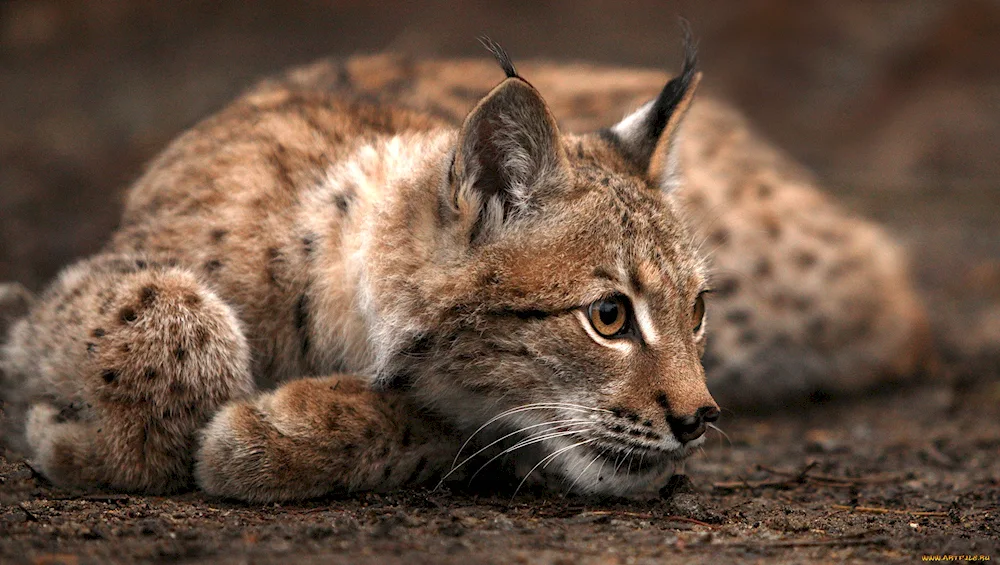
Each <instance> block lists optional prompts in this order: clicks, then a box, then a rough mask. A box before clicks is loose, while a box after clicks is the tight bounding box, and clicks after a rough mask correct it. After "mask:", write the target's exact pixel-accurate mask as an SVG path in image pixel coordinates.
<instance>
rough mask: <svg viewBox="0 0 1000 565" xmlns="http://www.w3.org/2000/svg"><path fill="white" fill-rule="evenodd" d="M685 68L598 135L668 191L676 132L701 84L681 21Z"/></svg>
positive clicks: (692, 45) (692, 46)
mask: <svg viewBox="0 0 1000 565" xmlns="http://www.w3.org/2000/svg"><path fill="white" fill-rule="evenodd" d="M681 31H682V32H683V34H684V66H683V68H682V69H681V73H680V74H679V75H677V76H676V77H674V78H673V79H671V80H670V81H669V82H667V84H666V86H664V87H663V90H661V91H660V94H659V95H658V96H657V97H656V99H655V100H651V101H649V102H647V103H646V104H644V105H643V106H642V107H641V108H639V109H638V110H636V111H635V112H632V113H631V114H629V115H628V116H626V117H625V119H623V120H622V121H620V122H618V123H617V124H615V125H614V126H613V127H611V128H610V129H608V130H604V131H603V132H601V134H600V135H601V137H603V138H604V139H606V140H608V141H609V142H610V143H611V144H612V145H613V146H614V147H615V148H617V149H618V150H619V151H620V152H621V154H622V156H624V157H625V158H626V159H627V160H628V161H630V162H631V163H633V164H634V165H635V166H636V167H637V168H638V169H640V170H642V171H644V172H645V173H646V175H647V176H648V177H649V178H650V179H653V180H656V181H657V184H659V186H660V187H661V188H662V189H664V190H667V191H670V190H672V189H673V188H674V187H675V186H676V185H677V182H678V178H679V177H678V175H677V172H678V167H677V162H678V151H677V143H676V138H677V132H678V128H679V126H680V123H681V121H682V120H683V119H684V116H685V114H686V113H687V110H688V108H689V107H690V105H691V100H692V99H693V97H694V93H695V91H696V90H697V88H698V83H699V82H700V81H701V73H700V72H698V56H697V51H696V48H695V42H694V39H693V38H692V36H691V27H690V26H689V25H688V23H687V22H686V21H684V20H681Z"/></svg>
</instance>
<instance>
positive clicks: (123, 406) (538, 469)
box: [0, 53, 926, 501]
mask: <svg viewBox="0 0 1000 565" xmlns="http://www.w3.org/2000/svg"><path fill="white" fill-rule="evenodd" d="M688 55H689V57H688V58H687V60H686V64H685V68H684V70H683V72H682V73H681V74H680V75H679V76H678V77H676V78H674V79H673V80H671V81H669V82H667V86H666V87H663V88H662V89H660V87H661V86H662V84H663V82H665V80H666V79H665V77H664V76H662V75H660V74H658V73H654V72H646V71H616V70H608V69H598V68H592V67H582V66H559V65H546V64H536V65H525V66H524V69H525V70H526V71H525V72H524V73H523V74H524V76H526V77H529V78H530V79H531V80H532V81H535V80H536V78H537V82H535V83H534V84H535V86H533V85H532V83H529V82H527V81H526V80H525V79H524V78H522V77H521V75H519V74H517V72H515V71H514V68H513V66H512V65H510V63H509V61H508V60H507V59H506V58H505V57H504V56H502V55H501V56H500V60H501V63H502V66H503V67H504V70H505V71H506V74H507V78H506V79H505V80H504V81H503V82H501V83H500V84H499V85H498V86H496V87H495V88H493V90H491V91H489V92H488V93H487V90H489V86H490V84H491V82H495V79H494V78H491V77H495V76H496V75H497V71H496V69H495V66H490V65H487V64H486V63H484V62H479V61H423V62H415V61H410V60H406V59H400V58H395V57H389V56H380V57H359V58H354V59H351V60H348V61H345V62H322V63H319V64H316V65H313V66H311V67H305V68H302V69H298V70H296V71H293V72H292V73H290V74H289V75H287V76H285V77H282V78H280V79H275V80H271V81H267V82H265V83H263V84H262V85H260V86H258V87H257V88H256V89H254V90H253V91H251V92H250V93H248V94H247V95H245V96H243V97H242V98H241V99H239V100H238V101H237V102H235V103H234V104H233V105H232V106H230V107H229V108H227V109H225V110H223V111H222V112H220V113H219V114H217V115H216V116H214V117H212V118H209V119H208V120H206V121H204V122H203V123H201V124H199V125H198V126H196V127H195V128H194V129H192V130H191V131H189V132H187V133H185V134H184V135H182V136H181V137H180V138H178V139H177V140H176V141H175V142H174V143H173V144H171V145H170V146H169V147H168V148H167V149H166V150H165V151H164V152H163V153H162V154H161V155H160V156H159V157H158V158H157V159H156V160H154V161H153V162H152V164H151V165H150V166H149V168H148V170H147V171H146V173H145V174H144V175H143V176H142V178H140V179H139V180H138V181H137V182H136V183H135V185H134V186H133V187H132V188H131V190H130V191H129V193H128V197H127V203H126V210H125V215H124V219H123V222H122V225H121V228H120V229H119V230H118V232H117V233H116V234H115V235H114V237H113V239H112V241H111V242H110V243H109V244H108V247H107V249H106V252H105V253H102V254H100V255H98V256H95V257H92V258H90V259H87V260H85V261H83V262H81V263H78V264H76V265H74V266H71V267H69V268H68V269H66V270H65V271H64V272H63V273H62V274H61V275H60V276H59V277H58V279H57V280H56V281H55V282H53V283H52V285H51V286H50V288H49V289H47V290H46V291H45V292H44V293H43V294H41V295H40V296H39V297H37V298H35V299H34V302H33V304H32V305H31V309H30V311H29V313H28V314H27V316H25V317H24V318H22V319H20V320H19V321H17V322H16V323H14V324H13V326H12V327H11V328H10V332H9V337H8V340H7V343H6V345H5V346H4V348H3V350H2V356H0V363H2V370H3V377H4V383H3V387H4V393H5V396H6V402H7V406H8V412H9V416H10V418H9V419H10V420H13V421H15V422H17V423H23V429H20V428H18V429H12V430H9V431H8V432H7V435H9V436H10V437H11V439H15V440H20V443H21V444H22V447H24V449H25V450H26V451H27V452H28V453H29V454H30V457H32V458H33V460H34V461H35V462H36V465H37V466H38V468H40V469H41V470H42V471H43V472H44V473H45V474H46V475H47V476H48V477H50V478H51V479H52V480H53V481H55V482H57V483H63V484H73V485H81V486H101V487H109V488H115V489H125V490H139V491H146V492H167V491H172V490H176V489H181V488H187V487H189V486H191V485H192V484H193V483H195V482H196V483H197V484H198V485H199V486H200V487H202V488H203V489H205V490H206V491H208V492H209V493H213V494H218V495H223V496H229V497H236V498H242V499H246V500H253V501H268V500H281V499H290V498H303V497H309V496H317V495H321V494H324V493H328V492H336V491H342V490H356V489H390V488H398V487H401V486H407V485H419V484H433V482H434V481H437V480H440V479H441V478H443V477H445V476H449V477H458V476H462V473H463V472H464V471H465V470H472V471H474V470H475V469H476V468H479V467H480V465H476V466H475V467H474V466H473V465H472V464H471V463H469V464H466V465H462V463H465V461H466V458H467V456H473V455H475V456H476V459H477V461H480V462H482V463H486V465H485V466H484V467H482V468H483V469H484V470H483V471H482V473H486V474H490V473H493V472H494V471H495V470H496V469H500V468H501V467H500V463H504V462H506V467H502V468H503V469H506V470H509V471H511V472H512V473H513V476H514V477H515V478H517V479H518V480H520V479H521V478H524V477H530V478H532V479H534V478H546V477H555V478H557V479H559V480H561V481H562V484H564V485H566V486H567V487H568V488H573V489H576V490H579V491H583V492H593V493H608V494H616V495H624V494H630V493H634V492H637V491H641V490H643V489H649V488H655V487H656V486H658V485H659V484H660V483H661V482H662V481H663V479H664V476H665V475H666V474H668V473H669V472H670V471H671V469H672V468H673V464H674V463H675V462H676V461H678V460H680V459H682V458H683V457H685V456H686V455H687V454H688V453H689V452H690V451H691V450H692V449H693V448H695V447H697V446H698V445H700V443H701V442H702V441H704V435H703V434H704V433H705V431H706V428H707V427H708V426H710V425H711V423H712V422H713V421H715V419H716V418H718V414H719V409H718V406H717V404H716V402H715V400H714V399H713V396H712V395H711V394H710V393H709V390H708V387H707V386H706V372H705V370H704V369H703V365H702V362H701V358H702V357H703V355H704V357H705V367H707V369H708V373H707V381H708V385H711V388H712V389H713V392H716V394H717V396H718V397H719V398H721V399H723V400H724V401H725V402H728V403H731V404H732V403H737V404H759V403H773V402H780V401H784V400H787V399H789V398H794V397H801V396H803V395H805V394H808V393H809V392H811V391H814V390H817V389H829V390H858V389H861V388H863V387H865V386H869V385H871V384H873V383H875V382H877V381H878V380H880V379H884V378H887V377H902V376H906V375H908V374H911V373H912V372H913V371H914V370H915V369H916V368H917V367H918V366H919V365H920V363H921V362H922V357H921V355H922V351H923V347H922V346H923V341H924V339H925V337H926V336H925V333H926V330H925V328H924V325H923V321H922V320H923V317H922V312H921V310H920V307H919V304H918V303H917V301H916V299H915V298H914V295H913V292H912V290H911V288H910V283H909V280H908V278H907V275H906V272H905V268H904V265H903V261H902V259H901V256H900V254H899V252H898V251H897V250H896V249H895V247H894V245H893V244H892V243H891V242H890V241H889V240H888V239H887V238H886V237H885V236H884V235H883V234H882V233H881V232H880V231H879V230H878V229H877V228H875V227H873V226H871V225H870V224H867V223H865V222H863V221H861V220H858V219H855V218H852V217H850V216H849V215H847V214H845V213H844V212H843V211H841V210H839V209H838V208H837V207H836V206H835V205H833V204H832V203H830V202H829V200H828V199H827V198H826V197H824V196H823V195H822V194H820V193H819V191H818V190H817V189H816V188H815V185H814V183H813V181H812V180H811V179H810V177H809V175H808V174H807V173H805V172H803V171H802V170H800V169H799V168H798V167H797V166H795V165H794V164H792V163H791V162H790V161H789V160H788V159H787V158H786V157H784V156H782V155H781V154H780V153H778V152H777V151H775V150H774V149H772V148H770V147H769V146H768V145H767V144H766V143H764V142H763V141H761V140H759V139H758V138H757V137H756V136H754V135H753V134H752V133H751V132H750V131H749V130H748V129H747V127H746V126H745V124H744V123H743V122H742V120H741V119H740V118H739V117H738V116H737V115H736V114H735V113H734V111H733V110H731V109H730V108H728V107H726V106H725V105H723V104H721V103H719V102H716V101H712V100H699V101H698V102H697V103H695V104H694V106H693V107H692V109H691V111H690V112H688V107H689V104H690V103H691V100H692V96H693V93H694V90H695V87H696V86H697V84H698V80H699V78H700V75H699V74H697V73H696V72H695V70H694V66H693V57H692V56H691V53H689V54H688ZM598 84H599V85H601V86H596V85H598ZM536 86H537V88H536ZM657 90H659V94H657ZM484 94H485V96H484ZM543 95H544V96H545V97H544V98H543ZM546 99H548V101H549V103H548V104H547V103H546ZM650 100H651V101H650ZM643 102H646V103H645V104H643ZM635 108H638V109H635ZM629 109H633V110H634V111H633V112H631V113H629V114H627V115H626V117H625V118H624V119H622V120H620V121H618V122H617V124H614V119H613V116H615V115H617V116H621V115H622V114H623V113H625V111H626V110H629ZM557 118H558V119H557ZM560 120H561V121H562V122H561V125H562V126H563V127H562V128H561V127H560V123H559V122H560ZM611 124H614V125H611ZM602 127H603V128H604V129H600V128H602ZM564 129H565V131H563V130H564ZM588 130H592V132H591V133H568V132H569V131H579V132H586V131H588ZM710 291H711V292H713V293H714V294H706V293H708V292H710ZM706 296H707V298H708V303H709V306H708V310H709V312H710V313H711V315H710V319H709V320H706V318H705V302H706ZM709 323H710V324H711V332H710V333H711V337H710V338H706V333H708V329H707V328H708V326H709ZM706 344H707V345H706ZM706 347H707V352H706ZM494 460H495V461H494ZM625 462H628V471H627V472H625ZM491 465H492V466H491ZM456 468H457V469H458V472H453V470H454V469H456Z"/></svg>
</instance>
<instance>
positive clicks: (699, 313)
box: [692, 292, 705, 333]
mask: <svg viewBox="0 0 1000 565" xmlns="http://www.w3.org/2000/svg"><path fill="white" fill-rule="evenodd" d="M692 319H694V333H698V332H699V331H701V325H702V324H703V323H704V322H705V293H704V292H703V293H701V294H699V295H698V298H695V299H694V316H692Z"/></svg>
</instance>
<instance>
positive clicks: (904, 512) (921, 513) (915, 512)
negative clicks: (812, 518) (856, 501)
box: [832, 504, 948, 518]
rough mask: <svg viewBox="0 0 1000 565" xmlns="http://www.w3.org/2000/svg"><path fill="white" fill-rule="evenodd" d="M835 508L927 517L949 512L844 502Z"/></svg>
mask: <svg viewBox="0 0 1000 565" xmlns="http://www.w3.org/2000/svg"><path fill="white" fill-rule="evenodd" d="M832 508H833V509H834V510H846V511H849V512H863V513H866V514H900V515H903V516H922V517H927V518H947V517H948V513H947V512H929V511H925V510H897V509H895V508H875V507H872V506H846V505H843V504H834V505H832Z"/></svg>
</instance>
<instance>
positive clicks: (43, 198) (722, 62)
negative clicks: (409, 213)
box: [0, 0, 1000, 349]
mask: <svg viewBox="0 0 1000 565" xmlns="http://www.w3.org/2000/svg"><path fill="white" fill-rule="evenodd" d="M681 15H683V16H684V17H686V18H687V19H689V20H690V21H691V24H692V27H693V28H694V30H695V33H696V36H697V37H698V39H699V40H700V46H701V55H702V67H703V69H704V70H705V74H706V80H705V82H704V83H703V86H704V88H705V91H706V92H709V93H712V94H714V95H717V96H721V97H724V98H727V99H729V100H731V101H732V102H734V103H736V104H737V105H738V106H739V107H741V108H742V109H743V110H744V111H745V112H746V113H747V114H748V115H749V116H750V117H751V119H752V120H753V121H754V123H755V124H756V126H757V127H758V129H759V130H761V131H762V132H764V133H765V134H766V135H767V136H769V137H770V138H772V139H773V140H774V141H776V142H777V143H778V145H780V146H782V147H784V148H785V149H786V150H788V151H789V152H790V153H791V154H793V155H794V156H796V157H797V158H799V159H800V160H802V161H803V162H805V163H806V164H808V165H809V166H811V167H812V168H813V169H815V170H816V171H817V172H818V173H819V174H820V176H821V178H822V179H823V182H824V185H825V186H826V187H827V188H828V190H830V191H831V192H832V193H834V194H836V195H837V196H838V198H840V199H841V201H842V202H844V204H845V206H848V207H849V208H852V209H854V210H855V211H857V212H859V213H862V214H865V215H867V216H869V217H872V218H875V219H877V220H880V221H883V222H886V223H887V224H888V225H889V226H890V227H891V229H892V230H893V231H894V232H895V233H896V234H897V235H898V236H899V237H900V239H901V240H902V241H904V243H906V244H907V245H908V246H909V247H910V248H911V252H912V255H913V257H914V264H915V271H916V273H917V274H918V277H919V279H920V281H921V286H922V288H923V289H924V291H925V293H926V295H927V296H928V297H929V299H930V301H931V303H932V312H933V315H934V319H935V322H936V323H937V328H938V331H939V333H940V334H941V335H942V337H945V338H946V339H947V340H948V341H949V342H952V344H953V345H954V344H955V343H957V342H961V344H962V345H961V347H962V348H966V347H975V348H979V349H981V346H983V345H991V346H992V344H995V343H997V342H1000V307H998V306H997V304H1000V225H998V222H997V215H998V213H1000V192H998V189H1000V159H998V157H1000V150H998V149H997V143H998V142H1000V2H997V1H996V0H954V1H941V0H898V1H885V0H880V1H877V2H873V1H861V0H858V1H838V2H830V1H823V0H743V1H741V2H705V1H702V2H697V1H694V0H692V1H686V2H685V1H665V0H660V1H656V0H642V1H634V2H602V1H598V0H575V1H573V0H562V1H554V2H529V1H524V0H521V1H508V2H490V3H487V2H457V1H453V2H443V1H439V2H421V3H417V2H403V1H399V0H389V1H383V2H362V1H358V0H342V1H333V0H326V1H323V0H312V1H303V2H289V1H282V0H267V1H258V2H228V3H220V2H200V1H194V0H190V1H171V2H152V1H138V0H133V1H125V0H122V1H111V0H100V1H94V0H91V1H87V0H76V1H72V0H31V1H17V0H15V1H6V2H0V280H9V279H14V280H19V281H21V282H23V283H25V284H27V285H28V286H29V287H31V288H34V289H38V288H39V287H40V286H41V285H43V284H44V282H45V281H46V280H47V279H49V278H50V277H51V276H52V275H53V274H54V273H55V272H56V271H57V270H58V269H59V268H60V267H61V266H63V265H64V264H66V263H67V262H69V261H71V260H72V259H74V258H76V257H79V256H81V255H85V254H88V253H91V252H93V251H94V250H96V249H97V248H98V247H99V246H100V245H101V243H102V241H103V239H104V238H105V237H106V236H107V234H108V233H109V232H110V231H111V230H112V229H113V228H114V226H115V224H116V222H117V217H118V210H119V206H120V203H121V194H122V191H123V190H124V188H125V187H126V186H127V185H128V183H129V182H130V180H131V179H134V178H135V177H136V176H137V175H138V174H139V172H140V170H141V166H142V164H143V163H144V162H145V161H146V160H148V159H149V158H150V157H151V156H152V155H153V154H154V153H155V152H156V151H158V150H159V149H161V148H162V147H163V146H164V144H165V143H167V142H168V141H169V140H170V139H171V138H172V137H174V136H175V135H176V134H177V133H179V132H180V131H182V130H184V129H185V128H187V127H189V126H190V125H192V124H193V123H194V122H195V121H197V120H198V119H199V118H202V117H204V116H205V115H206V114H208V113H210V112H212V111H213V110H215V109H218V108H220V107H221V106H222V105H223V104H224V103H225V102H226V101H227V100H229V99H230V98H232V97H233V96H235V95H236V94H237V93H238V92H239V91H240V90H242V89H244V88H246V87H247V86H248V85H250V84H251V83H252V82H253V81H254V80H255V78H257V77H260V76H261V75H265V74H268V73H272V72H275V71H277V70H280V69H282V68H284V67H287V66H289V65H294V64H298V63H304V62H308V61H310V60H312V59H315V58H318V57H323V56H327V55H347V54H351V53H356V52H375V51H381V50H386V49H390V50H395V51H400V52H406V53H412V54H417V55H441V56H447V55H462V56H468V55H473V56H482V55H483V51H482V49H481V47H479V45H478V44H477V42H476V41H475V38H476V37H477V36H479V35H482V34H488V35H489V36H491V37H493V38H494V39H496V40H498V41H499V42H500V43H501V44H503V45H504V46H505V47H506V48H507V49H508V51H510V52H511V54H512V55H514V57H515V58H516V59H525V58H533V57H543V58H549V59H556V60H573V59H576V60H581V59H582V60H591V61H598V62H604V63H610V64H616V65H642V66H653V67H659V68H666V69H676V68H677V67H678V63H679V57H678V55H679V49H678V36H679V31H678V24H677V21H678V17H679V16H681ZM959 336H960V337H959Z"/></svg>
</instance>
